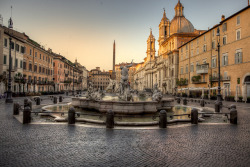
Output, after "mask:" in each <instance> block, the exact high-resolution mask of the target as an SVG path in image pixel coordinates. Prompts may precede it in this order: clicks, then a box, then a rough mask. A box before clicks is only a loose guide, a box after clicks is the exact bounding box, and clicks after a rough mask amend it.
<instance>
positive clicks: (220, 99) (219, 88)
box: [216, 27, 222, 105]
mask: <svg viewBox="0 0 250 167" xmlns="http://www.w3.org/2000/svg"><path fill="white" fill-rule="evenodd" d="M216 36H217V42H218V45H217V47H218V48H217V50H218V73H219V74H218V75H219V76H218V94H217V101H218V103H219V105H222V98H221V87H220V28H219V27H218V28H217V34H216Z"/></svg>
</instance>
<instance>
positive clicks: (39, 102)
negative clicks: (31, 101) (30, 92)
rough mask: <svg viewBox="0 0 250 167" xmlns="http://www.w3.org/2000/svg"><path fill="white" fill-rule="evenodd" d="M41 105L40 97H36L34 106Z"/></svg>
mask: <svg viewBox="0 0 250 167" xmlns="http://www.w3.org/2000/svg"><path fill="white" fill-rule="evenodd" d="M40 104H41V99H40V97H37V98H36V105H40Z"/></svg>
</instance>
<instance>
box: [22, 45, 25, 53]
mask: <svg viewBox="0 0 250 167" xmlns="http://www.w3.org/2000/svg"><path fill="white" fill-rule="evenodd" d="M21 53H22V54H24V53H25V47H24V46H21Z"/></svg>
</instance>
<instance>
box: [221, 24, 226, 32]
mask: <svg viewBox="0 0 250 167" xmlns="http://www.w3.org/2000/svg"><path fill="white" fill-rule="evenodd" d="M222 31H223V32H225V31H227V23H224V24H222Z"/></svg>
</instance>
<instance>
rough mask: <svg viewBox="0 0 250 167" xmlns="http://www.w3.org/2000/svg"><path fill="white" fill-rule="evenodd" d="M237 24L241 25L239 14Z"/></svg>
mask: <svg viewBox="0 0 250 167" xmlns="http://www.w3.org/2000/svg"><path fill="white" fill-rule="evenodd" d="M236 25H240V16H237V19H236Z"/></svg>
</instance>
